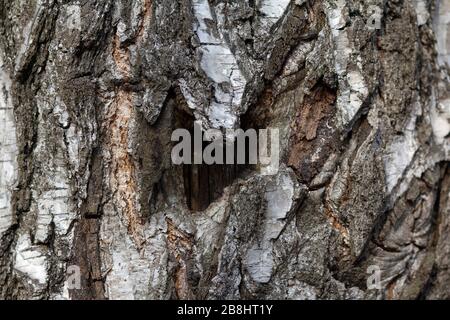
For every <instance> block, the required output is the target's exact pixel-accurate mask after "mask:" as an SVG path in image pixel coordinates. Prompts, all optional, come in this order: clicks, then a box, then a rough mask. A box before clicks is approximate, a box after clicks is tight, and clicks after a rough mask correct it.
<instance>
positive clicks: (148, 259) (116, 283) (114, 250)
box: [100, 205, 168, 300]
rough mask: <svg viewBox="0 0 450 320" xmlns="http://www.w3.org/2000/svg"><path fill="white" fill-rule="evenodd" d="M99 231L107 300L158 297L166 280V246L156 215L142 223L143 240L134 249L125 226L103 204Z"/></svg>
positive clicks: (160, 295) (163, 288) (161, 295)
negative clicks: (140, 247)
mask: <svg viewBox="0 0 450 320" xmlns="http://www.w3.org/2000/svg"><path fill="white" fill-rule="evenodd" d="M105 210H106V211H105V216H104V219H103V221H102V225H101V230H100V247H101V252H102V257H101V260H102V272H103V273H104V274H105V275H106V279H105V289H106V296H107V297H108V298H109V299H113V300H115V299H138V300H139V299H162V298H168V297H163V293H164V292H165V289H166V288H165V284H166V283H167V281H168V275H167V271H166V267H167V259H168V254H167V248H166V241H165V238H164V234H163V233H162V230H163V229H164V227H163V225H162V223H161V222H160V220H159V217H157V216H153V217H152V219H151V221H150V223H149V224H148V225H146V230H147V236H148V238H147V242H146V245H145V247H143V248H142V249H141V250H138V248H137V247H136V244H135V243H134V241H133V240H132V239H131V238H130V235H129V234H128V232H127V228H126V226H125V225H124V224H123V222H122V221H121V220H120V218H119V216H118V215H117V214H116V213H115V212H114V209H113V208H112V207H111V206H109V205H107V206H106V207H105Z"/></svg>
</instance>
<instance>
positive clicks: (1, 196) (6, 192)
mask: <svg viewBox="0 0 450 320" xmlns="http://www.w3.org/2000/svg"><path fill="white" fill-rule="evenodd" d="M1 59H2V58H1V56H0V237H1V236H2V234H3V232H5V230H7V229H8V228H9V227H10V226H11V224H12V222H13V212H12V207H11V194H12V190H13V189H14V186H15V185H16V182H17V153H18V149H17V139H16V126H15V121H14V111H13V106H12V101H11V95H10V90H11V79H10V78H9V75H8V74H7V73H6V70H4V66H3V61H2V60H1Z"/></svg>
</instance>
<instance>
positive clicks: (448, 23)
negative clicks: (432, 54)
mask: <svg viewBox="0 0 450 320" xmlns="http://www.w3.org/2000/svg"><path fill="white" fill-rule="evenodd" d="M434 30H435V35H436V40H437V51H438V58H439V59H438V60H439V63H440V64H441V65H444V64H447V65H449V66H450V0H441V1H438V3H437V15H436V17H435V18H434Z"/></svg>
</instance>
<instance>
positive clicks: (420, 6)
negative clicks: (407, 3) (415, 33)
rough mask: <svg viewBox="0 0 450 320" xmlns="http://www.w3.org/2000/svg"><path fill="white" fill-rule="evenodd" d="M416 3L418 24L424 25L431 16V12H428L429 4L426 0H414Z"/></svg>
mask: <svg viewBox="0 0 450 320" xmlns="http://www.w3.org/2000/svg"><path fill="white" fill-rule="evenodd" d="M414 5H415V9H416V15H417V24H418V25H419V26H422V25H424V24H425V23H427V21H428V19H429V18H430V13H429V12H428V9H427V4H426V2H425V0H414Z"/></svg>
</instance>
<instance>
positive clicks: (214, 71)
mask: <svg viewBox="0 0 450 320" xmlns="http://www.w3.org/2000/svg"><path fill="white" fill-rule="evenodd" d="M193 10H194V14H195V16H196V18H197V22H196V23H195V25H194V30H195V32H196V33H197V36H198V38H199V40H200V44H201V46H200V48H199V49H198V50H199V53H200V55H201V56H202V58H201V61H200V66H201V68H202V70H203V71H204V72H205V74H206V76H207V77H208V78H209V79H211V80H212V81H213V82H214V94H215V96H214V99H213V101H212V102H211V103H210V105H209V106H208V107H207V110H206V112H205V113H206V116H207V118H208V119H209V121H210V124H211V126H212V127H213V128H221V127H222V128H234V127H235V126H236V125H237V122H238V117H239V114H240V112H241V110H240V109H241V104H242V98H243V95H244V89H245V86H246V84H247V81H246V79H245V78H244V76H243V74H242V73H241V71H240V69H239V66H238V64H237V61H236V59H235V57H234V55H233V53H232V52H231V50H230V48H229V47H228V45H227V43H226V41H225V40H224V39H222V37H221V36H220V35H219V33H218V31H217V29H216V28H214V27H211V26H210V24H208V22H212V21H214V20H213V16H212V13H211V8H210V6H209V3H208V1H207V0H194V1H193ZM182 92H183V94H184V95H185V98H186V100H188V104H189V105H191V106H192V105H193V104H194V105H195V104H196V101H192V97H193V96H194V94H192V93H189V90H187V88H186V87H185V86H184V87H183V90H182Z"/></svg>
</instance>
